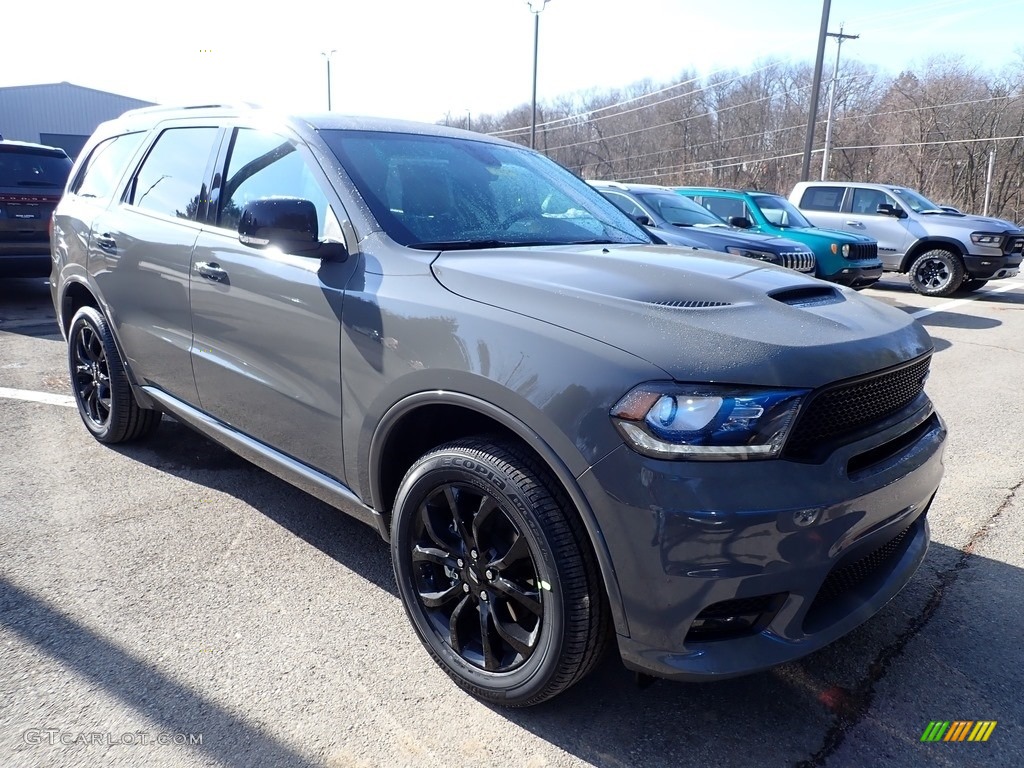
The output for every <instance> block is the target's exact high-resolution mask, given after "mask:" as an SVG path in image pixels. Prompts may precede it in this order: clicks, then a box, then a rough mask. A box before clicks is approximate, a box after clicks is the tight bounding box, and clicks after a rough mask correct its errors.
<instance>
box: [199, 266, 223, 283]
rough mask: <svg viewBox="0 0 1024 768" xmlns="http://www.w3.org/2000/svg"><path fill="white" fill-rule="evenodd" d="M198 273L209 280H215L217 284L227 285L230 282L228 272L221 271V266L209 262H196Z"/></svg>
mask: <svg viewBox="0 0 1024 768" xmlns="http://www.w3.org/2000/svg"><path fill="white" fill-rule="evenodd" d="M196 272H198V273H199V274H200V275H202V276H203V277H205V278H206V279H207V280H213V281H214V282H217V283H226V282H227V281H228V273H227V271H226V270H224V269H221V266H220V264H217V263H212V264H211V263H210V262H207V261H197V262H196Z"/></svg>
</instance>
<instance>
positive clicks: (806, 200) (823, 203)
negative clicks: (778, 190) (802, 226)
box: [800, 187, 846, 212]
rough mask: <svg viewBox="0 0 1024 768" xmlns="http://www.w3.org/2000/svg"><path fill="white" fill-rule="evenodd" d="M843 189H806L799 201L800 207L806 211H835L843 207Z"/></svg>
mask: <svg viewBox="0 0 1024 768" xmlns="http://www.w3.org/2000/svg"><path fill="white" fill-rule="evenodd" d="M844 191H846V190H845V189H844V188H843V187H808V188H807V189H806V190H804V196H803V197H802V198H801V200H800V207H801V208H806V209H807V210H808V211H836V212H838V211H839V210H840V209H841V208H842V206H843V192H844Z"/></svg>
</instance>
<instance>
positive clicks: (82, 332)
mask: <svg viewBox="0 0 1024 768" xmlns="http://www.w3.org/2000/svg"><path fill="white" fill-rule="evenodd" d="M68 369H69V373H70V374H71V385H72V389H73V390H74V393H75V402H76V403H77V404H78V413H79V414H80V415H81V417H82V421H83V422H85V426H86V427H87V428H88V429H89V431H90V432H92V435H93V437H95V438H96V439H97V440H99V441H100V442H101V443H125V442H128V441H131V440H138V439H139V438H142V437H147V436H148V435H150V434H152V433H153V432H155V431H156V428H157V427H158V426H159V425H160V418H161V413H160V412H159V411H153V410H147V409H144V408H140V407H139V404H138V403H137V402H136V401H135V396H134V395H133V394H132V389H131V385H130V384H129V383H128V376H127V374H126V373H125V370H124V365H123V364H122V363H121V357H120V355H119V354H118V352H117V347H116V346H115V344H114V337H113V335H112V334H111V332H110V328H109V326H108V325H107V321H106V318H104V317H103V315H102V313H101V312H100V311H99V310H97V309H95V308H93V307H82V308H81V309H79V310H78V312H76V313H75V316H74V317H73V318H72V320H71V326H70V328H69V330H68Z"/></svg>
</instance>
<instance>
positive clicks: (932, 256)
mask: <svg viewBox="0 0 1024 768" xmlns="http://www.w3.org/2000/svg"><path fill="white" fill-rule="evenodd" d="M963 279H964V263H963V260H962V259H961V258H960V257H959V256H958V255H957V254H955V253H953V252H952V251H947V250H945V249H941V248H936V249H935V250H932V251H928V252H926V253H923V254H921V255H920V256H918V257H917V259H916V260H915V261H914V263H913V264H912V265H911V266H910V287H911V288H913V289H914V290H915V291H917V292H918V293H920V294H921V295H922V296H949V295H950V294H951V293H953V292H955V291H956V289H957V288H959V287H960V283H962V282H963Z"/></svg>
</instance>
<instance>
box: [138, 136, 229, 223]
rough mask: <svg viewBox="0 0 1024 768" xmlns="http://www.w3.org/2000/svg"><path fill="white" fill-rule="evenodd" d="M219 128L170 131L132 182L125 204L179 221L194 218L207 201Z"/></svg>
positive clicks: (144, 162)
mask: <svg viewBox="0 0 1024 768" xmlns="http://www.w3.org/2000/svg"><path fill="white" fill-rule="evenodd" d="M216 138H217V129H216V128H169V129H167V130H166V131H164V132H163V133H161V134H160V137H159V138H158V139H157V140H156V143H155V144H154V145H153V148H152V149H151V150H150V152H149V155H147V157H146V159H145V160H144V161H143V162H142V167H141V168H139V170H138V173H136V174H135V178H134V179H133V180H132V184H131V187H130V189H129V190H128V196H127V200H126V202H128V203H131V204H132V205H135V206H137V207H139V208H142V209H144V210H147V211H153V212H155V213H160V214H163V215H164V216H170V217H172V218H178V219H195V218H196V214H197V212H198V211H199V208H200V206H201V205H204V204H205V202H206V184H205V181H206V169H207V166H208V165H209V162H210V154H211V152H212V150H213V143H214V140H215V139H216Z"/></svg>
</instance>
